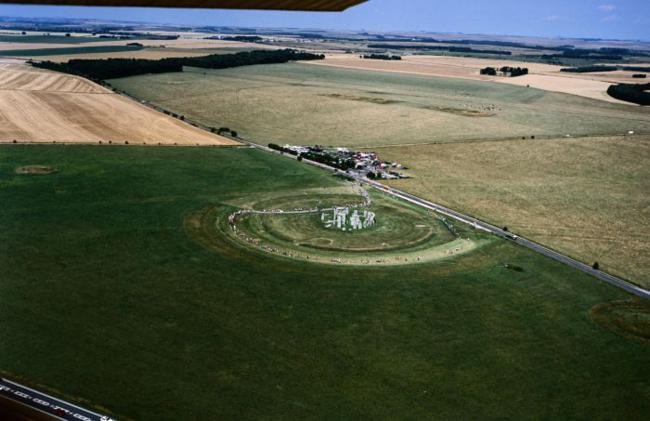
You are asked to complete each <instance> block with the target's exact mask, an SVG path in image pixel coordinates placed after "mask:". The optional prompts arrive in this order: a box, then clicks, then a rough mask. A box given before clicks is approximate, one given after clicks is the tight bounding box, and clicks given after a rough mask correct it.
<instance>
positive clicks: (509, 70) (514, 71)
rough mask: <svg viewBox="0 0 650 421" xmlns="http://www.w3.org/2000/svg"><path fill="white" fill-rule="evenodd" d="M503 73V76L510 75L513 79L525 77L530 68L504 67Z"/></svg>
mask: <svg viewBox="0 0 650 421" xmlns="http://www.w3.org/2000/svg"><path fill="white" fill-rule="evenodd" d="M501 72H502V73H503V74H509V75H510V76H511V77H517V76H524V75H527V74H528V68H527V67H509V66H503V67H502V68H501Z"/></svg>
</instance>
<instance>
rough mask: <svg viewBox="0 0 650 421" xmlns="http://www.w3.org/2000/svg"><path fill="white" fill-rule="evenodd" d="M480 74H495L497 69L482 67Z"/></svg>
mask: <svg viewBox="0 0 650 421" xmlns="http://www.w3.org/2000/svg"><path fill="white" fill-rule="evenodd" d="M481 74H482V75H488V76H496V75H497V69H496V67H484V68H483V69H481Z"/></svg>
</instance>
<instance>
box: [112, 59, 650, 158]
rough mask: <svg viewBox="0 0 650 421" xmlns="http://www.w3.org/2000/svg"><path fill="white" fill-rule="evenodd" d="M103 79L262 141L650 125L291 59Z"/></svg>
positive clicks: (635, 115)
mask: <svg viewBox="0 0 650 421" xmlns="http://www.w3.org/2000/svg"><path fill="white" fill-rule="evenodd" d="M111 84H112V85H113V86H115V87H116V88H118V89H120V90H124V91H126V92H128V93H130V94H132V95H134V96H136V97H138V98H141V99H144V100H148V101H150V102H153V103H156V104H158V105H161V106H163V107H165V108H167V109H169V110H171V111H174V112H177V113H181V114H184V115H186V116H187V117H188V118H192V119H195V120H197V121H199V122H201V123H204V124H206V125H208V126H214V127H222V126H226V127H230V128H232V129H234V130H236V131H237V132H238V133H239V134H240V135H241V136H243V137H245V138H247V139H249V140H253V141H257V142H260V143H265V144H266V143H270V142H274V143H289V144H320V145H333V146H355V147H358V146H369V147H373V146H379V145H392V144H414V143H432V142H454V141H467V140H484V139H487V138H521V137H522V136H527V137H529V136H537V137H545V136H552V137H559V136H564V135H566V134H571V135H574V136H576V135H585V134H622V133H626V132H627V131H629V130H635V131H637V132H640V131H644V132H650V115H648V112H647V110H644V109H642V108H640V107H632V106H629V105H619V104H610V103H606V102H604V101H595V100H589V99H585V98H579V97H575V96H570V95H564V94H557V93H551V92H545V91H541V90H537V89H531V88H525V87H518V86H509V85H506V84H501V83H487V82H480V81H468V80H460V79H445V78H434V77H418V76H412V75H400V74H390V73H380V72H365V71H356V70H346V69H336V68H331V67H325V66H311V65H307V64H300V63H290V64H282V65H263V66H249V67H243V68H237V69H227V70H197V69H194V70H192V69H187V70H186V71H185V72H183V73H168V74H161V75H149V76H137V77H132V78H125V79H117V80H113V81H111ZM481 115H482V116H481Z"/></svg>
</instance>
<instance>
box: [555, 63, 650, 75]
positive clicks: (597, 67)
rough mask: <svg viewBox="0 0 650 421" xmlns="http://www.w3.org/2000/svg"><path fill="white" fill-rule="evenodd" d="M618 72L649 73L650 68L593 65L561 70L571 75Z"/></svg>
mask: <svg viewBox="0 0 650 421" xmlns="http://www.w3.org/2000/svg"><path fill="white" fill-rule="evenodd" d="M616 70H628V71H630V72H648V73H650V67H643V66H607V65H598V64H596V65H593V66H578V67H565V68H564V69H561V70H560V71H562V72H569V73H592V72H614V71H616Z"/></svg>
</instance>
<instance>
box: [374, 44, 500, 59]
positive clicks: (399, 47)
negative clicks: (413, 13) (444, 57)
mask: <svg viewBox="0 0 650 421" xmlns="http://www.w3.org/2000/svg"><path fill="white" fill-rule="evenodd" d="M368 48H381V49H384V50H422V51H448V52H450V53H473V54H493V55H505V56H510V55H512V52H511V51H505V50H478V49H475V48H470V47H453V46H443V45H413V44H406V45H404V44H368Z"/></svg>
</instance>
